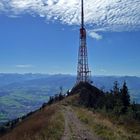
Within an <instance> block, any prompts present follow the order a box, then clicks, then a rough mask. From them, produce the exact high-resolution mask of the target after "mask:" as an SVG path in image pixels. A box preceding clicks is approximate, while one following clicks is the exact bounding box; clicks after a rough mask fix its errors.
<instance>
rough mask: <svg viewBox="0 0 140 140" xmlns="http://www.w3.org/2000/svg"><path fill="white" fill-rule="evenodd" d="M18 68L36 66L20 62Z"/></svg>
mask: <svg viewBox="0 0 140 140" xmlns="http://www.w3.org/2000/svg"><path fill="white" fill-rule="evenodd" d="M16 67H17V68H32V67H34V66H33V65H30V64H24V65H23V64H20V65H16Z"/></svg>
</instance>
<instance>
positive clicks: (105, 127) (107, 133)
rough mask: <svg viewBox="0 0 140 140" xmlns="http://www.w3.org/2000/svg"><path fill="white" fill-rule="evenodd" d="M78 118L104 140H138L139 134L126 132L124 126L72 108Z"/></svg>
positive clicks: (89, 112) (84, 110)
mask: <svg viewBox="0 0 140 140" xmlns="http://www.w3.org/2000/svg"><path fill="white" fill-rule="evenodd" d="M73 108H74V110H75V112H76V114H77V116H78V118H79V119H80V120H81V121H82V122H83V123H85V124H86V125H87V126H88V127H90V128H91V129H92V130H93V131H94V132H95V133H96V134H97V135H99V136H100V137H101V138H103V139H105V140H140V133H137V134H136V133H132V132H128V131H127V130H126V129H125V128H124V126H120V125H118V124H114V123H113V122H111V121H110V120H109V119H108V118H106V117H104V116H103V115H101V114H99V113H93V112H92V111H90V110H87V109H85V108H79V107H78V108H77V107H73Z"/></svg>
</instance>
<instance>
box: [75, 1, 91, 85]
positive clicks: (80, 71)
mask: <svg viewBox="0 0 140 140" xmlns="http://www.w3.org/2000/svg"><path fill="white" fill-rule="evenodd" d="M79 82H88V83H91V71H90V70H89V67H88V53H87V45H86V29H85V27H84V1H83V0H81V28H80V46H79V52H78V66H77V83H79Z"/></svg>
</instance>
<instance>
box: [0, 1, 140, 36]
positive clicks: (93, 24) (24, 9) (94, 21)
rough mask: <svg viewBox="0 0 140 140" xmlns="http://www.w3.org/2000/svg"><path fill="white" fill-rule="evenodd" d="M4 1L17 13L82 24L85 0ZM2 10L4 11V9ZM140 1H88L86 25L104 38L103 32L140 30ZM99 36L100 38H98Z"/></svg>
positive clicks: (6, 6) (92, 33) (93, 34)
mask: <svg viewBox="0 0 140 140" xmlns="http://www.w3.org/2000/svg"><path fill="white" fill-rule="evenodd" d="M6 1H7V2H5V0H1V2H0V10H1V9H2V8H1V5H3V7H5V9H8V10H9V11H12V12H13V14H21V13H30V14H33V15H34V14H38V15H40V16H41V17H46V18H47V20H49V21H51V20H59V21H60V22H61V23H65V24H68V25H78V24H79V22H80V1H81V0H6ZM1 11H2V10H1ZM139 13H140V0H85V22H86V24H87V26H88V28H89V29H90V30H92V31H93V32H90V35H91V36H93V37H96V38H100V36H99V35H97V34H96V33H95V32H99V31H117V32H118V31H138V30H140V14H139ZM97 36H98V37H97Z"/></svg>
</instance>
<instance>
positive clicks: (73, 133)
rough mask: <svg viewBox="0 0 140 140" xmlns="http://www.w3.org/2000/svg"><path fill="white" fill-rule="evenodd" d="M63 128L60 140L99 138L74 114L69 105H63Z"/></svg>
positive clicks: (97, 139)
mask: <svg viewBox="0 0 140 140" xmlns="http://www.w3.org/2000/svg"><path fill="white" fill-rule="evenodd" d="M64 117H65V130H64V135H63V137H62V139H61V140H101V139H99V138H98V137H97V136H96V135H95V134H93V132H91V131H90V130H89V129H88V128H87V127H86V126H85V125H84V124H83V123H82V122H81V121H80V120H79V119H78V118H77V116H76V114H75V113H74V111H73V110H72V108H71V107H69V106H65V108H64Z"/></svg>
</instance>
